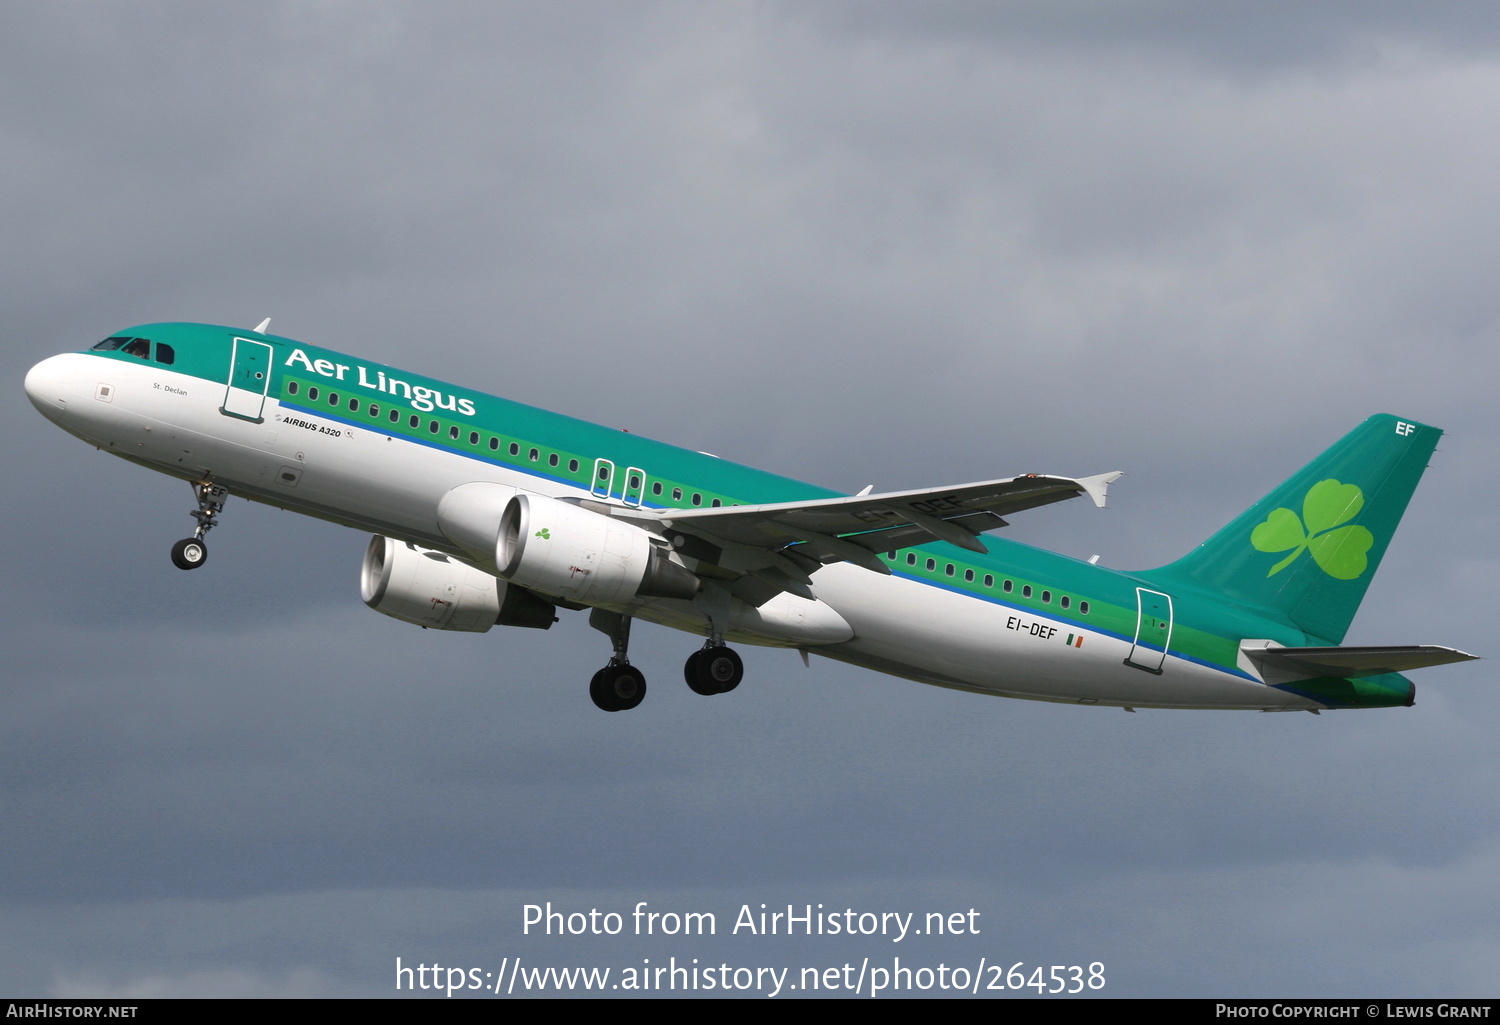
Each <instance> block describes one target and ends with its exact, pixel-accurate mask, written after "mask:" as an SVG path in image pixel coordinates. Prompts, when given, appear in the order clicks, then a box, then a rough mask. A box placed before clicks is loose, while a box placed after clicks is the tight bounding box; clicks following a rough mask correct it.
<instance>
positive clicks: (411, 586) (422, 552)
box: [359, 534, 557, 633]
mask: <svg viewBox="0 0 1500 1025" xmlns="http://www.w3.org/2000/svg"><path fill="white" fill-rule="evenodd" d="M359 596H360V597H361V598H363V599H364V603H365V604H366V605H368V606H370V608H372V609H374V610H375V611H376V612H379V613H382V614H384V615H387V616H391V617H392V618H394V619H399V620H401V621H402V622H404V623H414V624H416V625H417V626H425V627H431V628H432V629H434V630H461V631H465V632H467V633H484V632H485V631H486V630H488V629H489V628H490V627H492V626H494V625H496V624H497V623H498V624H500V625H502V626H527V627H534V628H537V629H541V630H546V629H547V628H548V627H550V626H551V625H552V624H553V623H554V622H556V621H557V616H556V612H557V609H556V607H555V606H553V605H552V604H551V603H550V602H546V601H543V600H542V599H540V598H538V597H537V596H536V595H534V594H531V593H530V592H528V591H525V590H523V589H522V588H520V587H508V586H506V584H505V583H504V582H503V581H500V580H496V579H495V578H494V577H492V576H490V575H489V574H488V573H482V572H480V571H479V570H477V569H475V568H474V567H472V566H465V565H464V564H463V563H461V562H459V561H458V560H457V559H454V558H452V557H450V556H447V555H444V554H443V553H442V552H434V551H429V550H428V549H426V548H418V547H417V546H416V545H413V544H406V543H403V542H400V541H393V540H392V539H390V538H388V537H381V536H380V535H379V534H376V535H375V536H374V537H372V538H370V545H369V547H368V548H366V549H365V559H364V563H363V565H362V566H361V567H360V573H359Z"/></svg>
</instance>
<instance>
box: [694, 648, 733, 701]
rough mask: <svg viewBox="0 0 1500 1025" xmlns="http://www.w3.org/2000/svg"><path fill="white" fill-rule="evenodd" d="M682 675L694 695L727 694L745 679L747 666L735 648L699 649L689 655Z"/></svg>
mask: <svg viewBox="0 0 1500 1025" xmlns="http://www.w3.org/2000/svg"><path fill="white" fill-rule="evenodd" d="M682 675H683V678H684V679H685V680H687V685H688V686H689V687H691V688H692V690H693V693H694V694H702V695H705V696H707V695H710V694H727V693H728V692H729V691H732V690H734V689H735V688H736V687H738V686H739V685H740V681H741V680H743V679H744V678H745V664H744V663H743V662H741V661H740V657H739V655H737V654H735V652H734V649H733V648H726V647H724V646H723V645H722V644H721V645H719V646H718V647H715V648H699V649H698V650H697V651H695V652H693V653H692V654H691V655H689V656H688V660H687V663H686V664H685V665H684V666H683V667H682Z"/></svg>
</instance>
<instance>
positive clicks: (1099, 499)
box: [1078, 470, 1125, 509]
mask: <svg viewBox="0 0 1500 1025" xmlns="http://www.w3.org/2000/svg"><path fill="white" fill-rule="evenodd" d="M1123 476H1125V471H1124V470H1115V471H1113V472H1112V473H1097V474H1095V475H1094V476H1092V477H1079V478H1078V486H1079V487H1081V488H1083V490H1084V493H1085V494H1086V495H1088V496H1089V497H1090V498H1092V499H1093V500H1094V504H1095V505H1096V506H1098V507H1099V508H1100V509H1103V508H1104V499H1105V497H1106V495H1107V494H1108V492H1109V486H1110V485H1111V484H1113V483H1114V482H1115V481H1117V480H1119V479H1120V478H1121V477H1123Z"/></svg>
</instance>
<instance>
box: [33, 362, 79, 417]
mask: <svg viewBox="0 0 1500 1025" xmlns="http://www.w3.org/2000/svg"><path fill="white" fill-rule="evenodd" d="M68 363H69V359H68V356H66V355H63V356H50V357H48V358H47V359H44V360H42V361H41V362H40V363H38V364H37V365H36V366H34V367H32V368H31V369H30V370H29V371H27V373H26V397H27V398H28V399H30V400H31V404H32V405H33V406H35V407H36V408H37V410H38V411H40V412H41V414H42V415H43V416H45V417H46V418H47V419H48V420H53V421H58V422H60V421H61V420H62V418H63V417H64V416H65V415H67V411H68V399H69V397H70V394H71V392H72V389H71V388H70V387H69V383H70V382H69V377H70V375H69V373H68Z"/></svg>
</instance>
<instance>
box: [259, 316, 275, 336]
mask: <svg viewBox="0 0 1500 1025" xmlns="http://www.w3.org/2000/svg"><path fill="white" fill-rule="evenodd" d="M270 326H271V318H270V317H267V318H266V319H265V320H263V321H261V322H260V327H258V328H256V329H255V333H256V334H258V335H263V334H265V333H266V328H268V327H270Z"/></svg>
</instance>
